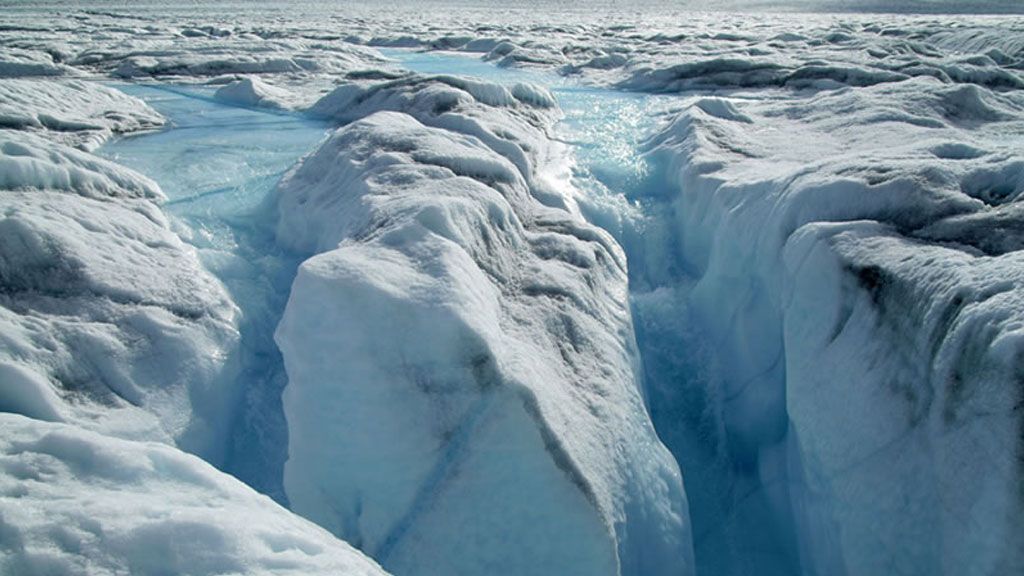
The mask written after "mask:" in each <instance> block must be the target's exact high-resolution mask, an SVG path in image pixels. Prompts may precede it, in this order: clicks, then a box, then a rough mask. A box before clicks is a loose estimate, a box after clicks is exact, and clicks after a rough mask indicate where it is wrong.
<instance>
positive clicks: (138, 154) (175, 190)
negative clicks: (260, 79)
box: [99, 84, 328, 502]
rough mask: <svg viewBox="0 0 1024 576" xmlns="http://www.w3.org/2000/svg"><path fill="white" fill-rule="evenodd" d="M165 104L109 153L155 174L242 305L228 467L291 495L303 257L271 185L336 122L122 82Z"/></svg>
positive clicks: (194, 91) (198, 91) (207, 92)
mask: <svg viewBox="0 0 1024 576" xmlns="http://www.w3.org/2000/svg"><path fill="white" fill-rule="evenodd" d="M116 87H117V88H119V89H120V90H122V91H124V92H127V93H128V94H131V95H133V96H137V97H139V98H141V99H143V100H145V101H146V102H147V103H148V104H149V105H150V106H152V107H153V108H155V109H156V110H157V111H159V112H160V113H161V114H163V115H164V116H165V117H166V118H167V119H168V121H169V123H168V126H167V127H166V128H164V129H163V130H160V131H158V132H152V133H148V134H143V135H138V136H133V137H128V138H122V139H119V140H115V141H113V142H111V143H109V144H107V145H106V146H104V147H103V148H101V149H100V151H99V153H100V154H101V155H103V156H105V157H107V158H110V159H113V160H115V161H116V162H119V163H121V164H123V165H125V166H128V167H130V168H133V169H135V170H137V171H139V172H141V173H143V174H145V175H146V176H149V177H150V178H152V179H153V180H155V181H156V182H157V183H158V184H159V185H160V187H161V188H162V189H163V191H164V193H165V194H166V195H167V198H168V200H167V202H166V203H165V204H164V209H165V211H167V212H168V213H170V214H171V215H173V216H175V217H176V218H175V219H174V220H175V223H176V224H177V230H178V233H179V234H180V235H181V236H182V237H183V238H184V239H185V240H187V241H189V242H191V243H192V244H193V245H194V246H195V247H196V248H197V249H198V252H199V255H200V257H201V259H202V261H203V263H204V264H205V265H206V267H207V268H208V269H209V270H210V271H211V272H213V273H214V274H215V275H216V276H217V277H218V278H219V279H220V280H221V282H223V283H224V285H225V286H226V287H227V289H228V291H229V292H230V293H231V296H232V298H233V299H234V301H235V302H236V303H237V304H238V306H239V308H240V309H241V312H242V314H241V325H240V327H239V328H240V333H241V349H240V352H239V358H238V361H239V363H240V367H241V370H240V375H239V378H241V383H240V384H241V389H242V390H243V394H244V398H245V401H244V403H243V405H242V406H240V407H239V411H238V412H237V414H236V415H235V423H234V426H233V429H234V430H235V433H234V435H233V438H232V439H231V440H230V441H231V446H230V447H229V449H228V457H227V460H226V462H224V463H223V468H224V469H225V471H227V472H229V473H231V474H234V475H235V476H236V477H238V478H239V479H241V480H242V481H244V482H246V483H247V484H249V485H250V486H252V487H254V488H256V489H257V490H260V491H261V492H263V493H265V494H268V495H270V496H271V497H273V498H274V499H276V500H278V501H279V502H285V501H286V498H285V495H284V490H283V488H282V486H281V478H282V471H283V465H284V461H285V458H286V457H287V453H286V450H287V428H286V425H285V420H284V415H283V412H282V410H281V391H282V390H283V388H284V385H285V384H286V382H287V379H286V376H285V373H284V368H283V364H282V360H281V355H280V352H279V351H278V349H277V346H276V344H275V343H274V341H273V334H274V329H275V328H276V326H277V323H278V321H279V320H280V317H281V314H282V312H283V310H284V305H285V304H286V302H287V298H288V291H289V290H290V288H291V282H292V280H293V279H294V277H295V270H296V268H297V266H298V263H299V262H298V259H297V258H295V257H293V256H291V255H289V254H286V253H283V252H281V251H280V250H278V249H277V248H276V245H275V242H274V239H273V235H272V228H271V226H272V223H271V221H270V218H271V215H270V213H269V211H268V207H267V206H266V205H265V200H266V198H267V194H268V193H269V192H270V191H271V190H272V189H273V187H274V185H276V184H277V181H278V180H279V179H280V177H281V175H282V174H283V173H284V172H285V171H286V170H287V169H288V168H289V167H290V166H291V165H293V164H294V163H295V162H296V161H297V160H298V159H299V158H300V157H301V156H302V155H303V154H305V153H307V152H308V151H310V150H312V149H313V148H314V147H315V146H316V144H317V142H318V141H319V140H320V139H322V138H323V137H324V135H325V134H326V132H327V129H328V127H327V126H326V125H325V124H323V123H321V122H318V121H312V120H309V119H307V118H305V117H303V116H300V115H298V114H289V113H274V112H267V111H262V110H250V109H246V108H240V107H235V106H229V105H225V104H222V103H220V102H218V101H216V100H214V99H213V97H212V96H213V90H212V89H207V88H196V87H183V86H168V85H160V86H155V85H137V84H124V85H117V86H116Z"/></svg>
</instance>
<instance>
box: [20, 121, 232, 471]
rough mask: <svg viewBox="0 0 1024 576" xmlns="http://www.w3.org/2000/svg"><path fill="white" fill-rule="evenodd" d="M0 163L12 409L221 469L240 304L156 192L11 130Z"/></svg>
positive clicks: (111, 168)
mask: <svg viewBox="0 0 1024 576" xmlns="http://www.w3.org/2000/svg"><path fill="white" fill-rule="evenodd" d="M0 167H2V170H3V176H2V177H0V184H2V185H3V190H2V191H0V204H2V205H3V218H2V219H0V238H2V242H0V284H2V286H3V289H2V292H3V299H2V311H0V314H2V315H3V325H4V330H3V340H4V344H5V345H4V346H3V349H2V353H0V354H2V357H3V368H2V370H3V372H4V375H5V376H4V381H5V395H4V399H3V406H4V408H5V409H6V410H9V411H15V412H21V413H26V414H30V415H32V416H34V417H38V418H43V419H46V420H54V421H66V422H74V423H76V424H78V425H80V426H84V427H86V428H89V429H93V430H98V431H102V432H104V433H108V434H112V435H115V436H122V437H132V438H140V437H141V438H148V439H160V440H165V441H170V442H174V443H177V444H179V445H181V446H183V447H185V448H186V449H188V450H189V451H192V452H196V453H198V454H201V455H203V456H204V457H207V458H209V459H211V460H212V461H214V462H216V461H218V460H219V458H220V457H221V454H222V452H223V446H224V431H225V430H226V426H227V414H229V413H230V412H231V410H232V408H231V405H232V403H233V402H234V401H235V398H234V394H233V392H232V390H231V389H230V388H226V387H225V386H224V385H223V383H224V382H225V381H226V380H227V379H228V378H226V377H225V374H226V373H229V372H230V371H231V363H230V361H229V359H230V356H231V352H232V349H233V348H234V346H235V344H236V340H237V333H236V329H235V322H236V320H235V308H234V306H233V304H232V303H231V301H230V300H229V299H228V297H227V295H226V294H225V293H224V290H223V288H222V287H221V286H220V284H219V283H218V282H217V281H216V280H214V279H213V278H212V277H211V276H210V274H209V273H208V272H206V271H205V270H204V269H203V267H202V266H201V265H200V263H199V261H198V259H197V258H196V255H195V251H194V250H193V249H192V248H191V247H189V246H188V245H186V244H185V243H183V242H182V241H181V239H180V238H179V237H178V236H177V235H176V234H175V233H174V232H172V231H171V229H170V226H169V224H168V221H167V219H166V218H165V216H164V215H163V214H162V213H161V212H160V210H159V208H158V207H157V205H156V203H155V201H157V200H159V198H160V197H161V192H160V190H159V188H157V186H156V184H154V183H153V182H152V181H150V180H148V179H147V178H145V177H143V176H141V175H138V174H136V173H134V172H131V171H130V170H127V169H125V168H123V167H120V166H118V165H116V164H113V163H111V162H107V161H105V160H101V159H99V158H96V157H94V156H91V155H89V154H87V153H84V152H80V151H77V150H74V149H71V148H67V147H66V146H64V145H61V144H57V143H53V142H49V141H46V140H43V139H42V138H40V137H36V136H32V135H29V134H25V133H17V132H12V131H2V132H0ZM167 366H177V367H179V368H178V369H176V370H174V371H168V370H166V367H167Z"/></svg>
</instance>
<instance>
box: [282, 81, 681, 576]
mask: <svg viewBox="0 0 1024 576" xmlns="http://www.w3.org/2000/svg"><path fill="white" fill-rule="evenodd" d="M314 110H315V111H317V112H318V113H319V114H320V115H322V116H326V117H331V118H335V119H339V120H343V121H347V120H355V121H354V122H352V123H351V124H349V125H347V126H346V127H344V128H341V129H339V130H338V131H337V132H336V133H335V134H334V135H332V136H331V137H330V138H329V139H328V141H327V142H325V143H324V144H323V145H322V146H321V147H320V149H319V150H317V151H316V152H315V153H313V154H311V155H310V156H308V157H307V158H306V159H304V160H303V161H302V162H301V163H300V165H299V166H298V167H297V168H296V169H294V170H293V171H292V172H290V173H289V174H288V175H287V176H286V177H285V178H284V179H283V181H282V183H281V185H280V187H279V190H278V193H279V205H278V206H279V211H280V217H279V223H278V238H279V242H281V243H283V244H284V245H286V246H289V247H290V248H292V249H294V250H297V251H302V252H306V253H308V254H315V255H314V256H312V257H311V258H310V259H309V260H307V261H306V262H305V263H304V264H303V265H302V266H301V267H300V269H299V274H298V277H297V278H296V281H295V283H294V285H293V288H292V294H291V297H290V299H289V303H288V307H287V309H286V311H285V315H284V318H283V320H282V322H281V325H280V326H279V328H278V331H277V341H278V344H279V346H280V348H281V350H282V353H283V355H284V359H285V365H286V368H287V372H288V377H289V384H288V387H287V388H286V391H285V410H286V415H287V417H288V422H289V441H290V444H289V447H290V448H289V461H288V463H287V465H286V470H285V487H286V490H287V493H288V497H289V499H290V501H291V503H292V505H293V507H294V509H295V510H296V511H297V512H299V513H301V514H303V515H306V516H308V517H309V518H312V519H314V520H315V521H317V522H318V523H320V524H321V525H323V526H325V527H327V528H329V529H330V530H331V531H332V532H334V533H335V534H337V535H339V536H341V537H343V538H345V539H346V540H348V541H350V542H352V543H353V544H354V545H356V546H357V547H359V548H360V549H362V550H364V551H366V552H367V553H369V554H370V555H372V556H373V557H374V558H375V559H377V560H378V561H380V562H381V563H382V564H383V565H384V566H385V567H387V568H388V569H390V570H392V571H394V572H395V573H398V574H479V573H488V574H528V573H560V574H588V575H592V574H685V573H690V572H691V570H692V560H691V552H690V536H689V532H688V522H687V517H686V501H685V497H684V494H683V491H682V485H681V481H680V480H681V479H680V476H679V471H678V468H677V467H676V465H675V463H674V461H673V460H672V458H671V456H670V455H669V454H668V452H667V451H666V450H665V448H664V447H663V446H662V445H661V443H660V442H659V441H658V439H657V437H656V436H655V434H654V431H653V428H652V426H651V424H650V421H649V420H648V418H647V415H646V411H645V408H644V405H643V399H642V397H641V392H640V389H639V387H638V385H637V377H636V362H637V358H636V351H635V347H634V343H633V333H632V326H631V321H630V314H629V308H628V304H627V301H626V271H625V262H624V258H623V255H622V253H621V251H620V249H619V248H618V246H617V245H616V244H615V242H614V241H613V240H612V239H611V238H610V237H609V236H608V235H607V234H606V233H604V232H602V231H601V230H599V229H597V228H595V227H593V226H591V225H588V224H586V223H585V222H584V221H583V220H582V219H581V218H580V217H579V216H577V215H576V214H575V212H574V211H573V202H572V198H571V196H569V195H568V193H571V189H569V188H568V186H569V184H568V182H567V181H565V180H560V179H559V178H558V177H557V175H555V174H551V173H549V172H550V170H549V162H550V160H549V158H551V157H552V156H553V155H556V154H560V153H561V152H560V149H559V148H558V147H556V146H554V145H553V144H552V143H551V142H550V141H549V140H548V138H547V137H546V130H547V127H548V126H550V123H551V122H552V121H553V119H554V117H555V115H556V114H557V109H555V108H553V102H552V100H551V98H550V96H549V95H547V94H545V92H544V91H543V90H540V89H537V88H534V87H529V86H525V85H522V86H516V87H512V88H504V87H500V86H496V85H491V84H486V83H481V82H473V81H466V80H461V79H457V78H452V77H419V76H411V77H407V78H401V79H397V80H394V81H390V82H384V83H376V84H368V85H347V86H343V87H341V88H339V89H338V90H336V91H335V92H334V93H332V94H330V95H328V96H326V97H325V98H324V99H323V100H321V102H320V103H319V104H318V105H317V106H315V107H314ZM382 110H383V111H382ZM388 110H390V111H388ZM360 117H361V119H360Z"/></svg>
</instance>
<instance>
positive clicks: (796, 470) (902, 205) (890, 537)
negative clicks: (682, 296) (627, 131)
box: [650, 78, 1024, 574]
mask: <svg viewBox="0 0 1024 576" xmlns="http://www.w3.org/2000/svg"><path fill="white" fill-rule="evenodd" d="M1022 106H1024V101H1022V100H1021V98H1020V96H1019V94H1018V93H1015V92H1014V93H1005V94H999V93H995V92H992V91H989V90H987V89H985V88H983V87H979V86H974V85H970V86H955V85H954V86H950V85H948V84H945V83H942V82H940V81H938V80H935V79H932V78H924V79H916V80H911V81H906V82H900V83H897V84H887V85H881V86H875V87H872V88H869V89H862V90H844V91H836V92H827V93H822V94H819V95H817V96H814V97H810V98H801V99H796V100H792V101H790V100H780V101H776V102H761V103H753V102H747V103H742V102H740V101H735V102H730V101H727V100H723V99H701V100H698V101H696V102H695V103H694V104H693V106H691V107H690V108H689V109H688V110H687V111H685V112H683V113H682V114H681V115H680V116H679V117H678V118H677V119H676V120H675V121H674V122H673V123H671V125H669V126H668V127H666V128H665V129H664V130H663V131H662V132H661V133H660V134H658V135H657V136H656V137H655V138H654V139H653V140H652V141H651V142H650V148H651V151H650V154H651V155H652V157H653V160H654V161H656V162H660V163H664V164H665V165H666V166H668V172H667V173H668V174H669V182H668V186H669V191H670V194H671V198H672V202H673V208H674V218H675V220H676V223H677V230H678V232H679V235H678V238H677V241H678V244H677V247H678V250H679V254H680V257H681V261H680V265H681V266H682V267H684V268H685V269H687V270H689V271H691V273H692V274H693V276H694V277H695V278H696V279H697V283H696V285H695V286H694V287H693V289H692V291H691V292H690V293H689V305H690V306H691V308H692V309H693V310H695V311H696V312H695V315H696V316H697V318H698V322H699V323H700V325H702V326H703V327H704V328H703V329H704V330H706V331H707V334H708V335H709V337H710V338H711V340H712V342H714V350H715V352H714V354H715V355H716V356H717V358H718V359H719V365H720V366H721V378H722V384H721V386H722V390H721V392H720V394H721V397H722V398H723V404H722V405H721V414H722V415H721V418H722V425H723V426H724V431H725V434H726V436H727V437H728V443H729V445H730V446H732V449H733V450H734V452H736V453H739V454H741V455H744V454H745V455H746V456H745V457H746V458H749V459H750V461H751V463H752V465H753V466H759V467H760V470H761V472H760V473H761V474H762V476H765V475H767V476H765V477H764V480H765V481H768V480H769V479H771V478H773V479H774V481H780V480H781V481H784V482H786V483H787V484H788V485H789V490H788V497H789V499H790V501H789V503H788V504H783V506H788V507H790V509H791V511H792V512H791V513H792V514H793V515H794V521H795V523H796V530H797V533H798V534H799V539H798V541H799V543H800V550H801V561H802V565H803V569H804V570H807V571H816V572H820V573H835V572H836V571H837V570H841V571H844V572H846V573H850V574H877V573H893V572H895V573H915V574H916V573H947V574H987V573H1011V572H1017V571H1020V570H1021V569H1022V566H1024V557H1022V554H1021V548H1020V547H1019V546H1017V545H1016V544H1015V542H1019V539H1020V535H1021V534H1022V530H1024V526H1022V525H1021V518H1024V514H1022V510H1024V508H1022V505H1024V502H1022V500H1021V494H1020V486H1021V477H1022V473H1024V471H1022V469H1021V457H1020V455H1021V453H1022V449H1024V447H1022V446H1021V430H1022V429H1024V424H1022V422H1024V420H1022V415H1021V413H1020V407H1021V398H1022V394H1024V390H1022V388H1021V386H1020V380H1019V374H1020V371H1021V366H1020V358H1021V353H1022V350H1021V348H1020V346H1021V340H1020V336H1019V334H1020V326H1021V322H1022V320H1024V318H1022V310H1024V308H1022V300H1021V298H1022V294H1024V292H1022V289H1024V288H1022V284H1021V279H1020V278H1019V276H1020V270H1021V268H1020V262H1019V260H1020V258H1019V254H1020V252H1019V250H1020V248H1021V247H1022V246H1021V244H1020V236H1019V232H1018V231H1017V227H1016V225H1015V224H1010V222H1012V221H1015V217H1014V216H1011V214H1018V213H1019V211H1018V209H1017V207H1016V200H1017V198H1018V197H1019V195H1020V193H1021V191H1022V190H1024V179H1022V174H1024V172H1022V169H1024V161H1022V160H1024V159H1022V157H1021V156H1020V152H1019V148H1018V147H1017V146H1016V145H1015V142H1017V141H1019V138H1020V137H1021V135H1022V134H1024V125H1022V123H1021V120H1020V118H1021V111H1022V110H1024V108H1022ZM982 230H984V232H982ZM780 453H781V454H782V456H780ZM780 458H781V460H780ZM773 462H774V463H773ZM780 466H781V468H780ZM780 470H784V472H782V473H781V476H780V472H779V471H780Z"/></svg>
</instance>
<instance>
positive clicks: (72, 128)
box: [0, 77, 164, 150]
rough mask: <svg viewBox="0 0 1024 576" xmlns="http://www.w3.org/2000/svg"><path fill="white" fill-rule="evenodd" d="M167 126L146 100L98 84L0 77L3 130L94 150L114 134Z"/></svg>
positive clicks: (1, 124)
mask: <svg viewBox="0 0 1024 576" xmlns="http://www.w3.org/2000/svg"><path fill="white" fill-rule="evenodd" d="M163 123H164V120H163V118H162V117H161V116H160V115H159V114H157V113H156V111H154V110H153V109H152V108H150V107H149V106H147V105H146V103H144V102H143V101H141V100H139V99H138V98H133V97H131V96H128V95H127V94H124V93H123V92H120V91H118V90H115V89H113V88H109V87H107V86H103V85H101V84H98V83H96V82H89V81H85V80H40V79H34V78H32V79H29V78H2V77H0V128H13V129H19V130H32V131H38V132H41V133H42V134H44V135H46V136H47V137H48V138H50V139H53V140H56V141H59V142H62V143H64V144H68V145H70V146H74V147H77V148H82V149H84V150H92V149H94V148H96V147H97V146H99V145H100V144H102V143H103V142H104V141H106V140H107V139H108V138H110V137H111V136H112V135H115V134H125V133H128V132H136V131H139V130H148V129H153V128H156V127H159V126H160V125H162V124H163Z"/></svg>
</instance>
